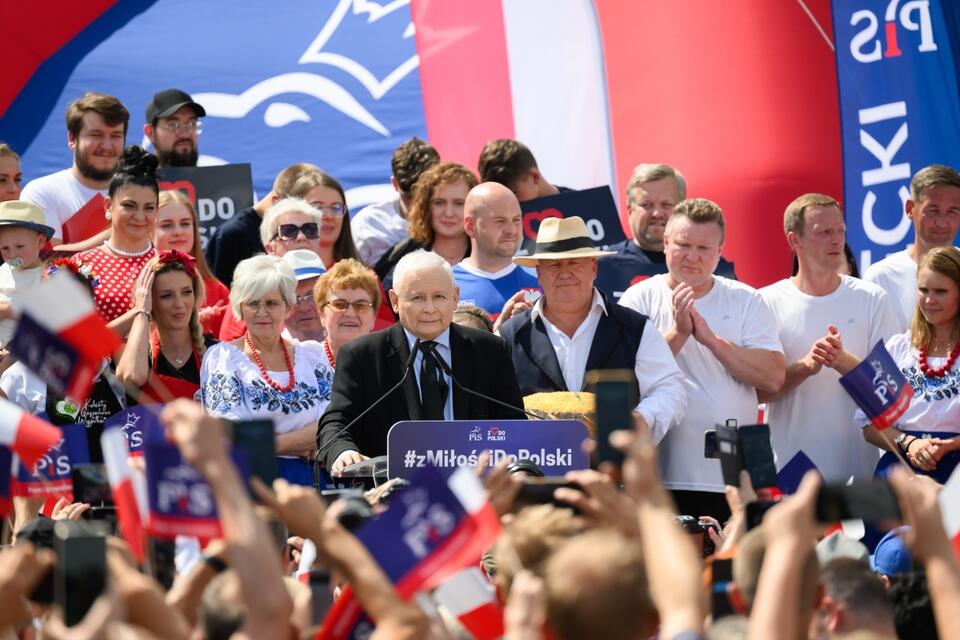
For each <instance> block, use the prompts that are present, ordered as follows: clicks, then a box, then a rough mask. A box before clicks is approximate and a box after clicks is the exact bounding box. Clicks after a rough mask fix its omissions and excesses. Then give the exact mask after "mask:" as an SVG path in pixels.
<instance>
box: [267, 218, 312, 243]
mask: <svg viewBox="0 0 960 640" xmlns="http://www.w3.org/2000/svg"><path fill="white" fill-rule="evenodd" d="M301 233H302V234H303V237H304V238H306V239H307V240H316V239H317V238H319V237H320V226H319V225H318V224H317V223H316V222H304V223H303V224H301V225H300V226H297V225H295V224H282V225H280V226H279V227H277V235H276V236H274V237H275V238H280V239H281V240H296V239H297V236H298V235H299V234H301Z"/></svg>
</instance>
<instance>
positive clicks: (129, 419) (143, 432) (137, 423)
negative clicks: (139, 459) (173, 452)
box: [103, 403, 166, 456]
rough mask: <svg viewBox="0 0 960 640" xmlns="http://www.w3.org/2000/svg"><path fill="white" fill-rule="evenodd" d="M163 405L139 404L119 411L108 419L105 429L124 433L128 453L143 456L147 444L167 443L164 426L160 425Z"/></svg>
mask: <svg viewBox="0 0 960 640" xmlns="http://www.w3.org/2000/svg"><path fill="white" fill-rule="evenodd" d="M163 407H164V405H163V404H160V403H158V404H138V405H135V406H133V407H130V408H129V409H124V410H123V411H118V412H117V413H115V414H114V415H112V416H110V417H109V418H107V421H106V422H105V423H104V425H103V427H104V429H109V428H111V427H117V428H119V429H120V432H121V433H123V437H124V440H126V443H127V452H128V454H129V455H131V456H141V455H143V446H144V444H145V443H147V442H155V441H160V442H164V441H166V435H165V434H164V431H163V425H161V424H160V412H161V411H163Z"/></svg>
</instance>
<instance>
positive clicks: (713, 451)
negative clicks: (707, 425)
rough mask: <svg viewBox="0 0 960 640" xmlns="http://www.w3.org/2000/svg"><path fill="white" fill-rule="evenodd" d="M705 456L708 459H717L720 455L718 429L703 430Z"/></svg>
mask: <svg viewBox="0 0 960 640" xmlns="http://www.w3.org/2000/svg"><path fill="white" fill-rule="evenodd" d="M703 457H704V458H707V459H708V460H716V459H718V458H719V457H720V454H718V453H717V431H716V429H714V430H711V431H704V432H703Z"/></svg>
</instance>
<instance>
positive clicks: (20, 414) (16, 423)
mask: <svg viewBox="0 0 960 640" xmlns="http://www.w3.org/2000/svg"><path fill="white" fill-rule="evenodd" d="M61 437H62V432H61V431H60V429H57V428H56V427H55V426H53V425H52V424H50V423H49V422H45V421H44V420H41V419H40V418H38V417H36V416H32V415H30V414H29V413H27V412H26V411H24V410H23V409H21V408H20V407H18V406H17V405H15V404H13V403H12V402H10V401H9V400H3V399H0V445H7V446H8V447H10V448H11V449H13V452H14V453H16V454H17V455H18V456H20V460H21V461H22V462H23V463H24V464H25V465H26V466H27V468H28V469H30V470H31V471H32V470H33V469H34V467H35V466H36V464H37V461H38V460H39V459H40V458H41V457H42V456H43V454H45V453H46V452H47V451H48V450H49V449H50V447H52V446H53V445H55V444H57V443H58V442H60V438H61Z"/></svg>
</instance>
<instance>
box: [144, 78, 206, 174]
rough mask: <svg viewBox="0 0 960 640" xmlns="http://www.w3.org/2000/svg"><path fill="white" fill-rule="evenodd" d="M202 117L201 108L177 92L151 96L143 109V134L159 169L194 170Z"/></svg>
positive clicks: (203, 113)
mask: <svg viewBox="0 0 960 640" xmlns="http://www.w3.org/2000/svg"><path fill="white" fill-rule="evenodd" d="M205 115H207V112H206V111H205V110H204V108H203V107H202V106H200V105H199V104H197V103H196V102H194V101H193V98H191V97H190V94H188V93H184V92H183V91H180V90H179V89H164V90H163V91H159V92H157V93H155V94H154V96H153V99H152V100H151V101H150V104H148V105H147V117H146V122H147V124H145V125H143V133H144V134H145V135H146V136H147V137H148V138H150V142H151V143H152V144H153V148H154V149H155V150H156V154H157V159H158V160H159V161H160V167H161V168H162V167H195V166H197V158H198V157H199V156H200V151H199V149H198V147H197V138H198V137H199V135H200V123H199V122H198V118H202V117H204V116H205Z"/></svg>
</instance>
